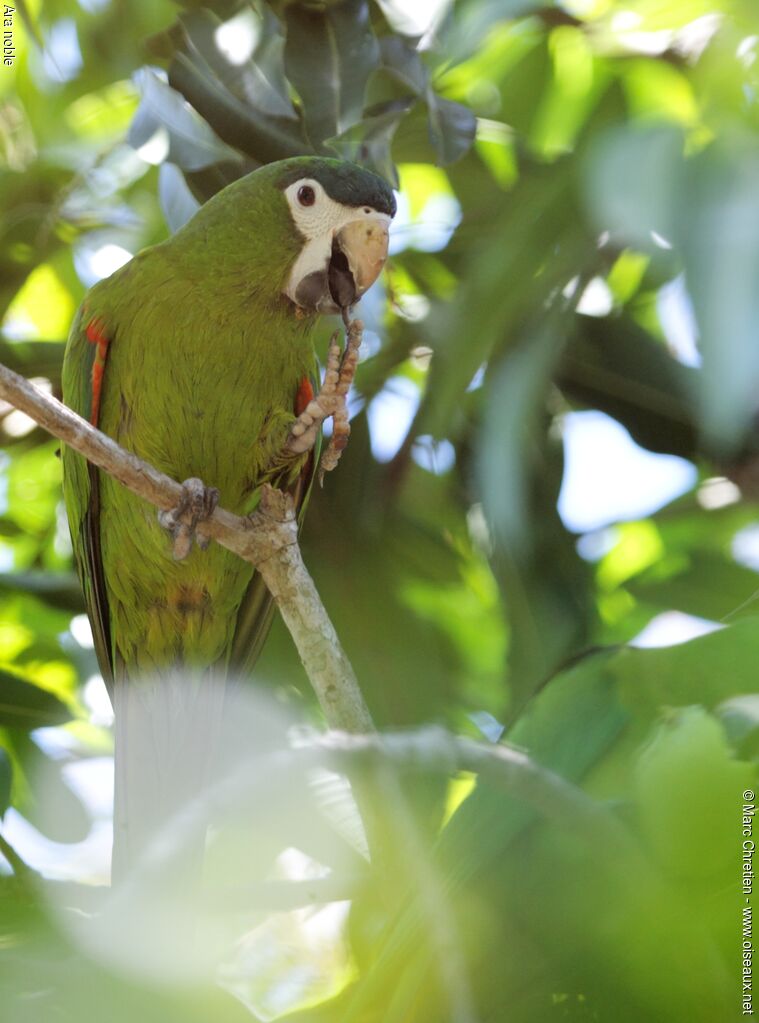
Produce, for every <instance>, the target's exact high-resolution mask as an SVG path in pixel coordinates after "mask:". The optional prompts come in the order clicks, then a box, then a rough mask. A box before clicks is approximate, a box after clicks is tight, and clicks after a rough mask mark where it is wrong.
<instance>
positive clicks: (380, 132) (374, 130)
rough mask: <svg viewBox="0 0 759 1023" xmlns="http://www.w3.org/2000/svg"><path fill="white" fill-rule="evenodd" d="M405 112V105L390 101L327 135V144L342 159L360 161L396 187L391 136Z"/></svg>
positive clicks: (396, 176) (396, 178)
mask: <svg viewBox="0 0 759 1023" xmlns="http://www.w3.org/2000/svg"><path fill="white" fill-rule="evenodd" d="M407 113H408V106H407V105H406V104H403V103H402V104H401V105H400V107H399V106H398V105H397V104H393V109H391V110H386V111H384V112H383V113H378V114H375V115H374V116H372V117H365V118H364V119H363V120H362V121H361V123H360V124H357V125H355V126H354V127H353V128H349V129H348V131H347V132H344V133H343V134H342V135H339V136H337V137H336V138H333V139H329V146H330V148H331V149H334V150H335V151H336V152H337V153H338V154H339V155H340V156H342V157H343V159H345V160H350V161H352V162H353V163H358V164H361V165H362V166H364V167H368V168H369V169H370V170H373V171H375V172H376V173H377V174H380V175H381V176H382V177H383V178H385V180H386V181H389V182H390V184H391V185H393V187H395V188H397V187H398V183H399V182H398V172H397V170H396V168H395V163H394V162H393V156H392V145H393V137H394V136H395V133H396V131H397V130H398V126H399V125H400V123H401V121H402V120H403V118H404V117H405V116H406V115H407Z"/></svg>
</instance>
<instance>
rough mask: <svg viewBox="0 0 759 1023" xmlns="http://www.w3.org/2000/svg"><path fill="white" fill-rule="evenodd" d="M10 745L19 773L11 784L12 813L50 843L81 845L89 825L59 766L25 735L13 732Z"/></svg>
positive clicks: (59, 763)
mask: <svg viewBox="0 0 759 1023" xmlns="http://www.w3.org/2000/svg"><path fill="white" fill-rule="evenodd" d="M9 734H10V733H9ZM10 741H11V743H12V754H13V757H14V762H15V763H16V764H17V765H18V766H19V768H20V769H21V771H22V777H19V776H18V772H17V777H16V783H17V784H15V783H14V784H15V788H14V801H13V805H14V807H15V809H17V810H18V812H19V813H20V814H22V815H23V816H24V817H25V818H26V819H27V820H28V821H29V823H30V824H32V825H33V826H34V827H35V828H37V830H38V831H41V832H42V834H43V835H45V837H46V838H49V839H50V840H51V841H53V842H67V843H68V842H81V841H83V840H84V839H85V838H86V837H87V835H88V833H89V830H90V826H91V821H90V818H89V815H88V813H87V811H86V810H85V808H84V806H83V804H82V802H81V800H80V799H79V797H78V796H77V795H76V794H75V793H74V792H73V791H72V790H71V789H70V788H69V786H68V785H67V784H66V781H65V780H64V778H63V776H62V773H61V772H62V768H63V764H62V763H61V762H60V761H58V760H54V759H52V758H51V757H49V756H48V755H47V754H46V753H45V752H44V751H43V750H42V749H40V747H39V746H38V745H37V743H36V742H35V741H34V739H33V738H32V737H31V736H30V735H28V734H27V733H26V732H20V731H19V730H17V729H14V731H13V733H12V734H10ZM19 790H20V794H19Z"/></svg>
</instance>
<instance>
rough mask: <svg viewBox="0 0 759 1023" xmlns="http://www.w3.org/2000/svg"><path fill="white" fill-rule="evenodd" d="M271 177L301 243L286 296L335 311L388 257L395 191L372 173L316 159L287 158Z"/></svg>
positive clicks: (347, 303)
mask: <svg viewBox="0 0 759 1023" xmlns="http://www.w3.org/2000/svg"><path fill="white" fill-rule="evenodd" d="M279 168H280V170H279V173H278V175H277V181H278V185H279V187H280V188H281V189H282V192H283V195H284V198H285V199H286V201H287V205H288V209H289V213H290V216H291V218H292V222H293V224H294V226H295V229H296V231H297V233H298V235H299V236H300V237H301V238H302V240H303V242H302V247H301V249H300V252H299V253H298V256H297V258H296V260H295V262H294V263H293V265H292V267H291V268H290V272H289V274H288V276H287V279H286V281H285V286H284V289H283V291H284V294H285V295H287V297H288V298H290V299H292V301H293V302H295V304H296V305H297V306H299V307H300V308H303V309H309V310H314V311H317V312H322V313H337V312H341V311H343V310H345V309H349V308H350V307H351V306H352V305H354V304H355V303H356V302H357V301H358V300H359V299H360V298H361V296H362V295H363V294H364V292H366V291H367V290H368V288H370V287H371V285H372V284H373V283H374V282H375V281H376V280H377V277H378V276H379V274H380V271H381V270H382V267H383V266H384V264H385V260H386V259H387V249H388V230H389V227H390V221H391V220H392V218H393V216H394V215H395V209H396V205H395V196H394V195H393V192H392V189H391V188H390V186H389V185H388V184H387V183H386V182H385V181H383V179H382V178H380V177H378V175H376V174H373V173H372V172H371V171H367V170H363V169H362V168H361V167H357V166H355V165H354V164H350V163H344V162H342V161H340V160H329V159H322V158H318V157H306V158H296V159H294V160H285V161H282V163H281V164H280V165H279Z"/></svg>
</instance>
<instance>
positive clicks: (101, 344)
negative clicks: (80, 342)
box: [85, 316, 110, 426]
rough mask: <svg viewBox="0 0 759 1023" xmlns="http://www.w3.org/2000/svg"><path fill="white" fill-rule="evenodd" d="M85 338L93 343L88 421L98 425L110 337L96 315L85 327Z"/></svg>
mask: <svg viewBox="0 0 759 1023" xmlns="http://www.w3.org/2000/svg"><path fill="white" fill-rule="evenodd" d="M85 334H86V335H87V340H88V341H89V342H90V344H92V345H95V360H94V362H93V363H92V412H91V415H90V423H92V425H93V426H97V425H98V419H99V418H100V396H101V392H102V390H103V373H104V372H105V360H106V358H107V356H108V345H109V344H110V338H109V337H108V336H107V335H106V333H105V323H104V322H103V320H102V319H101V318H100V317H99V316H96V317H95V318H94V319H92V320H90V322H89V323H88V324H87V327H86V329H85Z"/></svg>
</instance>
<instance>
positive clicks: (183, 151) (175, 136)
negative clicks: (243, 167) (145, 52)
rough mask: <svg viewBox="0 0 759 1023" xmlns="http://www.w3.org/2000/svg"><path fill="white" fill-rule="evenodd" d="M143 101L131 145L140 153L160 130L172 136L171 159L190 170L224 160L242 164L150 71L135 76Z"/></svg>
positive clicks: (177, 94)
mask: <svg viewBox="0 0 759 1023" xmlns="http://www.w3.org/2000/svg"><path fill="white" fill-rule="evenodd" d="M134 81H135V84H136V85H137V87H138V89H139V90H140V94H141V96H142V99H141V100H140V106H139V108H138V110H137V113H136V114H135V116H134V120H133V121H132V125H131V127H130V129H129V135H128V140H129V144H130V145H132V146H134V148H135V149H139V147H140V146H142V145H144V144H145V143H146V142H148V141H149V140H150V139H151V138H152V137H153V135H154V134H155V133H156V132H157V131H159V130H160V129H164V130H165V131H166V132H168V138H169V152H168V159H169V160H171V161H172V163H176V164H177V165H178V166H180V167H184V168H186V169H187V170H198V169H200V168H201V167H207V166H208V165H209V164H212V163H217V162H219V161H220V160H238V159H239V156H238V154H237V153H235V151H234V150H233V149H231V148H230V147H229V146H227V145H225V144H224V143H223V142H222V141H221V139H219V138H217V137H216V135H214V133H213V131H212V130H211V128H210V127H209V126H208V124H207V123H206V122H205V121H204V120H203V119H202V118H201V117H199V116H198V115H197V114H196V113H195V111H194V110H193V109H192V108H191V107H190V106H189V104H188V103H187V102H186V101H185V100H184V99H183V98H182V96H181V95H180V94H179V93H178V92H176V91H175V90H174V89H172V88H171V87H170V86H169V85H167V84H166V83H165V82H164V81H162V79H160V78H159V77H158V75H156V74H155V72H154V71H151V70H150V69H149V68H141V69H140V70H139V71H137V72H136V74H135V76H134Z"/></svg>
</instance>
